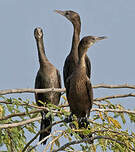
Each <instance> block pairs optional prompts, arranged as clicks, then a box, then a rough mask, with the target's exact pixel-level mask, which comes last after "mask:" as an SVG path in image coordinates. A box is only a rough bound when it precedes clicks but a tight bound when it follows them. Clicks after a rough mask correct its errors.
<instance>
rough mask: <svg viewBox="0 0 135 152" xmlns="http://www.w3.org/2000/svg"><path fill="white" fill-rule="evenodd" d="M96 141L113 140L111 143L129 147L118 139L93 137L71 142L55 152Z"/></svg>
mask: <svg viewBox="0 0 135 152" xmlns="http://www.w3.org/2000/svg"><path fill="white" fill-rule="evenodd" d="M96 139H106V140H111V141H114V142H117V143H118V144H121V145H123V146H125V147H127V145H126V144H125V143H123V142H120V141H118V140H116V139H113V138H110V137H106V136H96V137H91V138H84V139H82V140H79V141H72V142H69V143H67V144H65V145H63V146H61V147H60V148H59V149H57V150H54V151H53V152H58V151H62V150H64V149H66V148H67V147H69V146H71V145H75V144H80V143H83V142H91V141H94V140H96ZM129 149H130V150H132V151H135V149H133V148H130V147H129Z"/></svg>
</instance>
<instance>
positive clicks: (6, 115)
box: [0, 84, 135, 152]
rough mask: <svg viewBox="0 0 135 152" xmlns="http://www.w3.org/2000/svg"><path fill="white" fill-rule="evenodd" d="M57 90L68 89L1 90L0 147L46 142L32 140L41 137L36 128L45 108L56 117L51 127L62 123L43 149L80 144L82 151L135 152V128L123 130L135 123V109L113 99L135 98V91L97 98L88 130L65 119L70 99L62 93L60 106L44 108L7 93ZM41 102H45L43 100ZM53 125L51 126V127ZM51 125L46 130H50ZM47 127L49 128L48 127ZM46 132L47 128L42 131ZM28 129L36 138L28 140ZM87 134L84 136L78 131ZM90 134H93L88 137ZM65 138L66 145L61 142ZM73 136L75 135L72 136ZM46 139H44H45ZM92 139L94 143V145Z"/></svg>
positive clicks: (65, 148)
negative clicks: (98, 149)
mask: <svg viewBox="0 0 135 152" xmlns="http://www.w3.org/2000/svg"><path fill="white" fill-rule="evenodd" d="M93 88H95V89H96V88H107V89H110V88H111V89H114V88H115V89H116V88H119V89H120V88H129V89H135V86H134V85H127V84H125V85H105V84H99V85H95V86H93ZM48 91H57V92H63V93H64V92H65V89H51V88H50V89H10V90H1V91H0V95H1V101H0V147H1V148H2V147H3V146H5V147H6V148H7V150H8V151H13V152H20V151H22V152H25V151H33V152H34V151H36V147H37V146H38V145H40V144H41V143H42V142H43V141H41V142H38V143H37V144H36V145H34V146H33V145H32V142H33V141H34V140H35V139H36V138H37V137H38V135H39V134H40V131H39V132H38V131H37V125H36V123H38V122H39V121H40V120H41V116H40V112H41V111H42V110H49V112H48V114H47V116H49V115H52V117H53V119H54V118H55V117H57V118H58V119H57V121H56V120H54V121H53V123H52V125H51V126H54V127H55V126H56V125H58V124H60V127H59V129H58V130H56V131H54V132H52V133H51V135H49V136H48V137H47V138H50V137H51V141H50V142H48V144H47V145H46V146H45V149H44V151H47V150H48V149H49V151H52V152H57V151H62V150H63V151H75V150H76V146H73V145H79V146H80V148H79V150H82V151H92V152H96V149H97V148H98V147H100V149H102V151H107V150H112V151H115V152H117V151H124V152H125V151H135V133H134V131H133V130H131V129H129V128H127V129H124V128H123V125H124V124H126V123H128V120H127V117H128V118H129V120H130V123H135V111H134V110H128V109H125V108H124V107H123V106H122V105H121V104H117V103H116V104H114V103H113V101H111V99H116V98H121V99H124V98H126V97H135V94H133V93H128V94H118V95H112V96H105V97H100V98H95V99H94V106H93V108H92V110H91V114H92V116H91V118H90V119H89V122H90V125H89V128H88V129H78V123H77V121H76V118H75V117H74V121H73V123H74V125H75V126H76V129H74V128H70V126H69V124H67V123H66V122H65V118H67V117H68V116H69V115H70V111H69V110H68V108H67V107H68V103H67V99H66V97H65V96H64V95H62V98H63V102H62V103H61V104H60V105H59V106H55V105H51V104H48V105H46V106H44V107H38V106H37V105H36V104H35V102H32V101H29V100H27V99H26V100H23V99H21V98H18V99H16V98H7V97H6V96H5V95H6V94H11V93H24V92H29V93H34V92H36V93H39V92H42V93H43V92H48ZM41 102H42V101H41ZM49 127H50V126H49ZM49 127H48V128H47V129H49ZM47 129H46V130H47ZM42 131H44V130H42ZM25 132H29V133H31V134H34V138H32V139H30V141H27V136H26V134H25ZM80 133H81V134H83V135H84V136H85V138H84V139H82V138H81V137H80V136H79V134H80ZM89 134H92V137H90V138H89ZM62 137H63V138H64V140H65V142H66V143H65V144H62V143H61V142H60V139H61V138H62ZM73 137H74V138H73ZM44 140H45V139H44ZM92 141H93V144H92Z"/></svg>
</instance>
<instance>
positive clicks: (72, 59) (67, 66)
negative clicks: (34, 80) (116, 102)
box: [55, 10, 91, 87]
mask: <svg viewBox="0 0 135 152" xmlns="http://www.w3.org/2000/svg"><path fill="white" fill-rule="evenodd" d="M55 12H57V13H59V14H61V15H63V16H65V17H66V18H67V19H68V20H69V21H70V22H71V23H72V24H73V27H74V33H73V39H72V48H71V51H70V53H69V55H68V56H67V58H66V60H65V63H64V68H63V77H64V85H65V87H66V80H67V78H68V77H69V76H70V75H71V74H72V72H73V70H74V67H75V66H76V64H77V63H78V53H79V54H80V52H78V44H79V42H80V31H81V20H80V16H79V14H78V13H76V12H73V11H60V10H55ZM85 62H86V72H87V76H88V77H89V78H90V75H91V63H90V60H89V58H88V56H87V55H86V57H85Z"/></svg>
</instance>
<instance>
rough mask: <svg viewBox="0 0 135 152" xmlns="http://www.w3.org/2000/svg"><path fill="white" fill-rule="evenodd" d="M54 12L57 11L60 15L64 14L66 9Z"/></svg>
mask: <svg viewBox="0 0 135 152" xmlns="http://www.w3.org/2000/svg"><path fill="white" fill-rule="evenodd" d="M54 12H56V13H58V14H60V15H63V16H65V12H66V11H61V10H55V11H54Z"/></svg>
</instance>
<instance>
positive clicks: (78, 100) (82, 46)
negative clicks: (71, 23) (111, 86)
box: [66, 36, 106, 128]
mask: <svg viewBox="0 0 135 152" xmlns="http://www.w3.org/2000/svg"><path fill="white" fill-rule="evenodd" d="M105 38H106V37H95V36H87V37H84V38H83V39H82V40H81V41H80V43H79V46H78V50H79V51H80V54H79V61H78V65H77V66H76V67H75V68H74V71H73V73H72V74H71V76H70V77H68V79H67V80H66V86H67V88H66V95H67V99H68V102H69V106H70V111H71V114H75V115H76V116H77V118H78V120H80V121H81V119H82V120H83V119H84V120H86V123H87V118H88V117H89V115H90V110H91V108H92V104H93V90H92V85H91V82H90V79H89V77H88V76H87V74H86V71H87V70H86V64H85V55H86V53H87V50H88V48H89V47H90V46H92V45H93V44H94V43H95V42H97V41H98V40H102V39H105ZM79 125H80V124H79ZM87 125H88V124H87ZM81 127H84V126H80V128H81ZM86 127H87V126H86Z"/></svg>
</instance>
